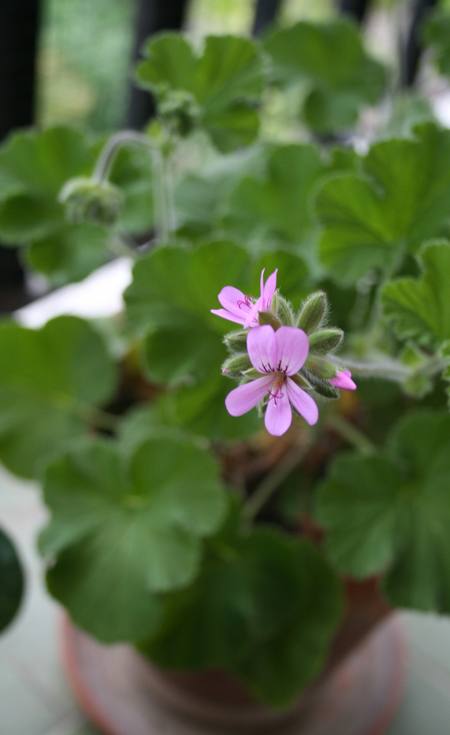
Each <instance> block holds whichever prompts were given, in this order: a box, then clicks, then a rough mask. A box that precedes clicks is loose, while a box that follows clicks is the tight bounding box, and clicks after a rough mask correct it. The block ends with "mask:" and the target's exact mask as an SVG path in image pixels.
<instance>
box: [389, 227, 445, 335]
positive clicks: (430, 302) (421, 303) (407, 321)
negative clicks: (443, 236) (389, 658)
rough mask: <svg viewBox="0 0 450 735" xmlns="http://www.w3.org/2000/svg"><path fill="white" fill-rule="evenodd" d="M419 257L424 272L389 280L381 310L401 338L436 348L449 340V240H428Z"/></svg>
mask: <svg viewBox="0 0 450 735" xmlns="http://www.w3.org/2000/svg"><path fill="white" fill-rule="evenodd" d="M418 259H419V262H420V264H421V266H422V270H423V275H422V276H421V278H420V279H418V280H414V279H412V278H403V279H401V280H398V281H393V282H391V283H388V284H387V286H385V288H384V289H383V291H382V295H381V302H382V305H383V312H384V316H385V317H386V318H387V319H388V320H389V321H390V322H392V324H393V326H394V329H395V332H396V334H397V335H398V336H399V337H400V339H404V340H405V339H414V340H416V342H418V343H419V344H422V345H426V346H430V347H438V346H439V344H440V343H442V342H444V341H446V340H449V339H450V243H449V242H447V241H444V242H435V243H430V244H428V245H427V246H426V247H425V248H424V249H423V250H422V251H421V252H420V254H419V258H418Z"/></svg>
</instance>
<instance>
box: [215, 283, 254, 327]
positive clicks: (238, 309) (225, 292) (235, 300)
mask: <svg viewBox="0 0 450 735" xmlns="http://www.w3.org/2000/svg"><path fill="white" fill-rule="evenodd" d="M217 298H218V299H219V302H220V303H221V305H222V306H223V307H224V309H227V311H230V312H231V313H232V314H234V315H235V316H242V319H243V320H244V319H245V317H246V316H247V314H248V313H249V312H250V311H251V308H252V307H251V305H248V297H247V296H246V295H245V294H243V293H242V291H239V289H238V288H234V286H225V288H223V289H222V290H221V292H220V294H219V295H218V297H217Z"/></svg>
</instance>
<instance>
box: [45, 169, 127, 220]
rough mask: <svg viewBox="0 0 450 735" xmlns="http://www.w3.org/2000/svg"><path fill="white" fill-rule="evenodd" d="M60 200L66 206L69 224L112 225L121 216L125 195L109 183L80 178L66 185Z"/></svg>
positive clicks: (71, 180) (59, 197)
mask: <svg viewBox="0 0 450 735" xmlns="http://www.w3.org/2000/svg"><path fill="white" fill-rule="evenodd" d="M58 200H59V201H60V202H61V203H62V204H64V205H65V211H66V217H67V219H68V220H69V222H96V223H98V224H102V225H112V224H114V222H115V221H116V219H117V216H118V214H119V211H120V207H121V205H122V202H123V194H122V192H121V191H120V189H118V188H117V186H114V184H111V183H110V182H109V181H102V182H100V181H95V180H94V179H89V178H87V177H82V176H80V177H78V178H75V179H70V180H69V181H67V182H66V184H64V186H63V188H62V189H61V192H60V194H59V196H58Z"/></svg>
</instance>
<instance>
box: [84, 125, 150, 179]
mask: <svg viewBox="0 0 450 735" xmlns="http://www.w3.org/2000/svg"><path fill="white" fill-rule="evenodd" d="M128 143H131V144H133V145H142V146H144V147H145V148H149V149H150V150H154V148H155V144H154V142H153V141H152V139H151V138H150V137H149V136H148V135H143V134H142V133H137V132H136V131H134V130H123V131H122V132H120V133H117V135H113V136H112V138H110V139H109V140H108V142H107V143H106V144H105V146H104V147H103V149H102V151H101V153H100V156H99V157H98V160H97V163H96V164H95V168H94V172H93V174H92V178H93V179H95V181H97V182H99V183H102V182H103V181H107V179H108V177H109V174H110V173H111V168H112V165H113V163H114V159H115V157H116V154H117V152H118V151H119V149H120V148H121V147H122V146H123V145H127V144H128Z"/></svg>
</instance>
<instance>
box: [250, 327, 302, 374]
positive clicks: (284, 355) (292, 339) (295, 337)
mask: <svg viewBox="0 0 450 735" xmlns="http://www.w3.org/2000/svg"><path fill="white" fill-rule="evenodd" d="M276 339H277V345H278V352H277V358H276V369H277V370H284V371H285V373H286V375H295V373H298V371H299V370H300V368H301V367H302V366H303V365H304V364H305V360H306V358H307V357H308V352H309V340H308V337H307V336H306V334H305V332H304V331H303V329H298V328H297V327H280V328H279V329H278V330H277V332H276ZM250 359H251V358H250Z"/></svg>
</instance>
